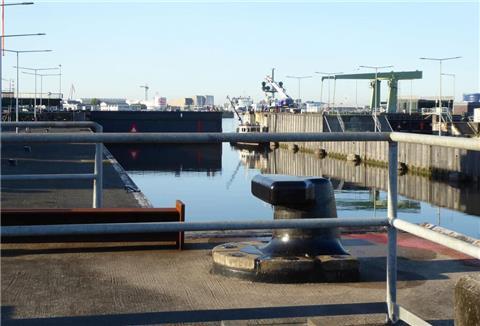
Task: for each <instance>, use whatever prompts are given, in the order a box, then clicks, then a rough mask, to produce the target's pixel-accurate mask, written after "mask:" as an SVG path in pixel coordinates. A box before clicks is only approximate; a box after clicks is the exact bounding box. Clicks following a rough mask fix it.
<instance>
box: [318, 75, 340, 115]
mask: <svg viewBox="0 0 480 326" xmlns="http://www.w3.org/2000/svg"><path fill="white" fill-rule="evenodd" d="M315 73H316V74H319V75H323V76H328V77H329V79H328V104H327V106H328V107H330V76H335V75H341V74H343V72H323V71H315ZM322 93H323V78H322ZM322 96H323V94H322Z"/></svg>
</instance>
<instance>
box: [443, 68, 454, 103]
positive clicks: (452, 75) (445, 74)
mask: <svg viewBox="0 0 480 326" xmlns="http://www.w3.org/2000/svg"><path fill="white" fill-rule="evenodd" d="M442 76H450V77H452V80H453V89H452V92H453V102H455V74H447V73H442Z"/></svg>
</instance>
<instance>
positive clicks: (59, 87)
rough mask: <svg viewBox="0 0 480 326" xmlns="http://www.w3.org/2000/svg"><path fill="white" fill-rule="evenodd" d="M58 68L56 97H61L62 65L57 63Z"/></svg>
mask: <svg viewBox="0 0 480 326" xmlns="http://www.w3.org/2000/svg"><path fill="white" fill-rule="evenodd" d="M58 69H59V70H60V73H59V74H58V76H59V82H58V84H59V85H58V98H60V99H62V98H63V96H62V65H58Z"/></svg>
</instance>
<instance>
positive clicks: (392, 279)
mask: <svg viewBox="0 0 480 326" xmlns="http://www.w3.org/2000/svg"><path fill="white" fill-rule="evenodd" d="M397 166H398V143H396V142H393V141H390V142H389V143H388V198H387V210H388V212H387V217H388V220H389V222H390V225H389V227H388V253H387V311H388V320H389V321H390V322H392V323H395V322H397V320H398V311H397V230H396V229H395V227H394V226H393V225H392V221H393V220H394V219H396V218H397V199H398V198H397V196H398V192H397V182H398V180H397V174H398V170H397Z"/></svg>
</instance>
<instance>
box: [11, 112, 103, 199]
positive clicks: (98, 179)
mask: <svg viewBox="0 0 480 326" xmlns="http://www.w3.org/2000/svg"><path fill="white" fill-rule="evenodd" d="M5 127H7V128H8V127H13V128H16V129H17V130H18V128H90V129H91V130H92V131H93V132H95V133H103V127H102V126H101V125H100V124H98V123H96V122H94V121H73V122H72V121H68V122H67V121H65V122H64V121H35V122H33V121H21V122H2V124H1V129H2V130H3V128H5ZM8 134H9V133H2V142H5V143H8V142H9V141H8V137H7V140H5V139H4V137H5V136H7V135H8ZM14 135H16V136H22V135H35V134H30V133H28V134H18V133H15V134H14ZM47 135H50V134H37V136H40V137H45V136H47ZM30 142H33V141H30ZM94 143H95V163H94V171H93V174H88V173H87V174H85V173H83V174H80V173H76V174H23V175H3V174H2V175H1V180H5V181H6V180H47V179H48V180H66V179H69V180H72V179H87V180H93V199H92V207H93V208H100V207H102V205H103V143H101V142H94Z"/></svg>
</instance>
